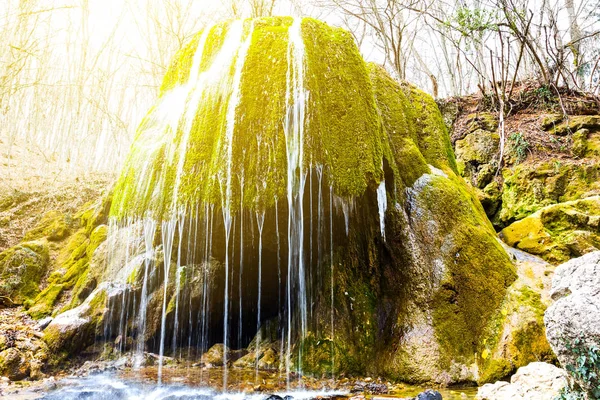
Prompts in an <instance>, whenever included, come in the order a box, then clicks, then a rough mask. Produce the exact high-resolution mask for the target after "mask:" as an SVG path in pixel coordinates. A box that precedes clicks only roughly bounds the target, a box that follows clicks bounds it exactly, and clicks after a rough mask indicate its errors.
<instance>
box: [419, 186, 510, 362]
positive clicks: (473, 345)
mask: <svg viewBox="0 0 600 400" xmlns="http://www.w3.org/2000/svg"><path fill="white" fill-rule="evenodd" d="M453 179H455V180H456V181H455V182H452V181H451V180H450V179H448V178H444V177H441V176H433V177H432V178H431V179H430V180H429V181H428V182H427V185H426V186H423V187H422V189H421V192H420V194H419V198H420V202H422V203H424V204H426V205H427V207H428V212H430V213H431V214H432V215H435V216H436V217H435V218H436V219H435V220H436V225H437V226H438V227H437V234H436V236H438V237H439V239H437V240H441V239H442V238H443V241H444V243H443V244H442V243H439V244H438V243H431V245H433V246H440V247H442V246H443V247H444V248H446V249H447V250H446V251H445V252H444V256H445V257H446V259H445V260H444V265H445V266H446V268H447V271H446V273H445V274H444V277H443V278H442V280H441V282H440V285H439V288H438V289H437V290H436V292H435V294H434V297H433V318H434V328H435V329H436V336H437V337H438V340H439V343H440V345H441V346H442V347H443V348H444V352H445V353H446V354H448V355H452V356H454V357H456V356H459V357H465V358H467V359H468V358H469V357H471V356H472V355H473V354H475V353H477V352H479V350H480V348H479V346H480V343H481V340H482V339H483V337H484V335H485V330H486V328H487V324H488V321H490V320H491V319H492V318H493V316H494V315H495V313H497V312H498V310H499V309H500V306H501V305H502V302H503V301H504V296H505V293H506V289H507V288H508V286H509V285H510V284H511V283H512V282H513V281H514V280H515V278H516V274H515V269H514V266H513V265H512V264H511V263H510V261H509V259H508V257H507V256H506V253H505V252H504V250H503V248H502V247H501V245H500V244H499V243H498V242H497V241H496V240H495V238H494V234H493V232H494V231H493V228H492V227H491V224H490V223H489V221H488V220H487V218H485V214H484V212H483V209H482V208H481V206H480V205H479V203H478V201H477V200H476V199H474V195H473V194H472V193H471V192H470V191H469V190H468V189H467V188H466V186H464V184H461V183H460V182H459V181H458V178H453ZM475 237H477V238H480V239H478V240H477V241H474V240H473V238H475Z"/></svg>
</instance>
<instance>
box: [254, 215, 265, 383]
mask: <svg viewBox="0 0 600 400" xmlns="http://www.w3.org/2000/svg"><path fill="white" fill-rule="evenodd" d="M256 224H257V225H258V301H257V304H258V305H257V308H256V351H255V353H256V354H255V355H256V360H255V370H256V377H255V380H256V381H258V360H259V357H260V344H261V342H262V338H261V331H260V310H261V296H262V238H263V236H262V233H263V227H264V225H265V212H264V211H263V212H262V213H259V212H258V211H257V212H256Z"/></svg>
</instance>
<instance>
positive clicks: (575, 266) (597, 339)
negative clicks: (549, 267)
mask: <svg viewBox="0 0 600 400" xmlns="http://www.w3.org/2000/svg"><path fill="white" fill-rule="evenodd" d="M550 295H551V297H552V299H553V300H554V303H553V304H552V305H551V306H550V307H548V309H547V310H546V313H545V315H544V323H545V325H546V336H547V338H548V342H549V343H550V346H552V349H553V350H554V352H555V353H556V356H557V357H558V359H559V361H560V363H561V365H562V366H563V367H564V366H566V365H569V364H571V365H572V364H575V358H576V356H575V355H574V354H573V353H572V352H571V351H569V350H568V349H567V344H570V345H574V344H575V343H576V341H577V340H578V339H582V340H583V344H584V345H591V344H596V345H597V344H598V343H600V251H596V252H593V253H588V254H586V255H584V256H582V257H579V258H575V259H573V260H570V261H569V262H566V263H564V264H562V265H560V266H559V267H558V268H557V269H556V271H555V273H554V277H553V279H552V290H551V292H550Z"/></svg>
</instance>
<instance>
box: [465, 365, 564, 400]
mask: <svg viewBox="0 0 600 400" xmlns="http://www.w3.org/2000/svg"><path fill="white" fill-rule="evenodd" d="M566 385H567V373H566V371H564V370H562V369H560V368H558V367H555V366H554V365H552V364H548V363H543V362H533V363H531V364H529V365H527V366H525V367H521V368H519V369H518V371H517V373H516V374H514V375H513V376H512V378H511V380H510V383H508V382H496V383H493V384H491V383H488V384H486V385H483V386H482V387H480V388H479V390H478V391H477V397H476V399H478V400H521V399H522V400H525V399H536V400H554V398H555V397H556V396H557V395H558V393H559V392H560V390H561V389H562V388H563V387H565V386H566Z"/></svg>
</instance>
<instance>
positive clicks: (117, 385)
mask: <svg viewBox="0 0 600 400" xmlns="http://www.w3.org/2000/svg"><path fill="white" fill-rule="evenodd" d="M229 374H230V375H229V382H230V384H229V385H228V388H227V391H225V392H224V391H222V390H220V388H221V385H222V382H223V380H222V371H221V369H219V368H213V369H199V368H177V367H172V368H166V369H164V370H163V379H162V382H163V384H162V385H160V386H159V385H157V369H156V368H151V367H148V368H142V369H139V370H136V371H134V370H126V371H121V372H114V373H101V374H95V375H90V376H87V377H81V378H67V379H64V380H62V381H60V383H59V384H58V387H57V389H56V390H54V391H52V392H49V393H46V394H45V395H44V396H43V397H42V398H43V399H47V400H80V399H81V400H83V399H89V400H96V399H97V400H104V399H106V400H109V399H111V400H112V399H123V400H137V399H140V400H142V399H143V400H176V399H181V400H212V399H215V400H265V399H267V397H268V396H269V395H271V394H276V395H278V396H280V398H274V399H272V400H275V399H277V400H281V399H286V396H291V397H292V399H293V400H303V399H317V398H318V399H343V398H348V397H351V396H353V394H352V393H351V389H352V387H353V386H354V381H353V380H349V379H342V380H338V381H336V382H333V381H331V380H327V379H315V378H307V377H303V378H299V377H295V379H292V380H290V381H287V380H286V378H285V376H284V374H282V375H279V374H277V373H268V372H264V371H261V372H260V374H259V375H258V378H257V376H256V375H255V371H254V370H237V369H233V370H229ZM287 384H289V385H290V386H289V388H288V387H287ZM214 388H219V390H217V389H214ZM423 390H425V388H424V387H416V386H407V385H390V393H389V394H387V395H373V396H368V397H371V398H372V399H374V400H376V399H380V400H388V399H392V398H412V397H414V396H416V395H417V394H418V393H420V392H422V391H423ZM438 390H439V392H440V393H441V394H442V396H443V399H444V400H464V399H474V398H475V394H476V393H477V389H476V388H473V387H468V388H460V389H458V388H456V389H438ZM292 399H290V398H289V397H288V398H287V399H286V400H292Z"/></svg>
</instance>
